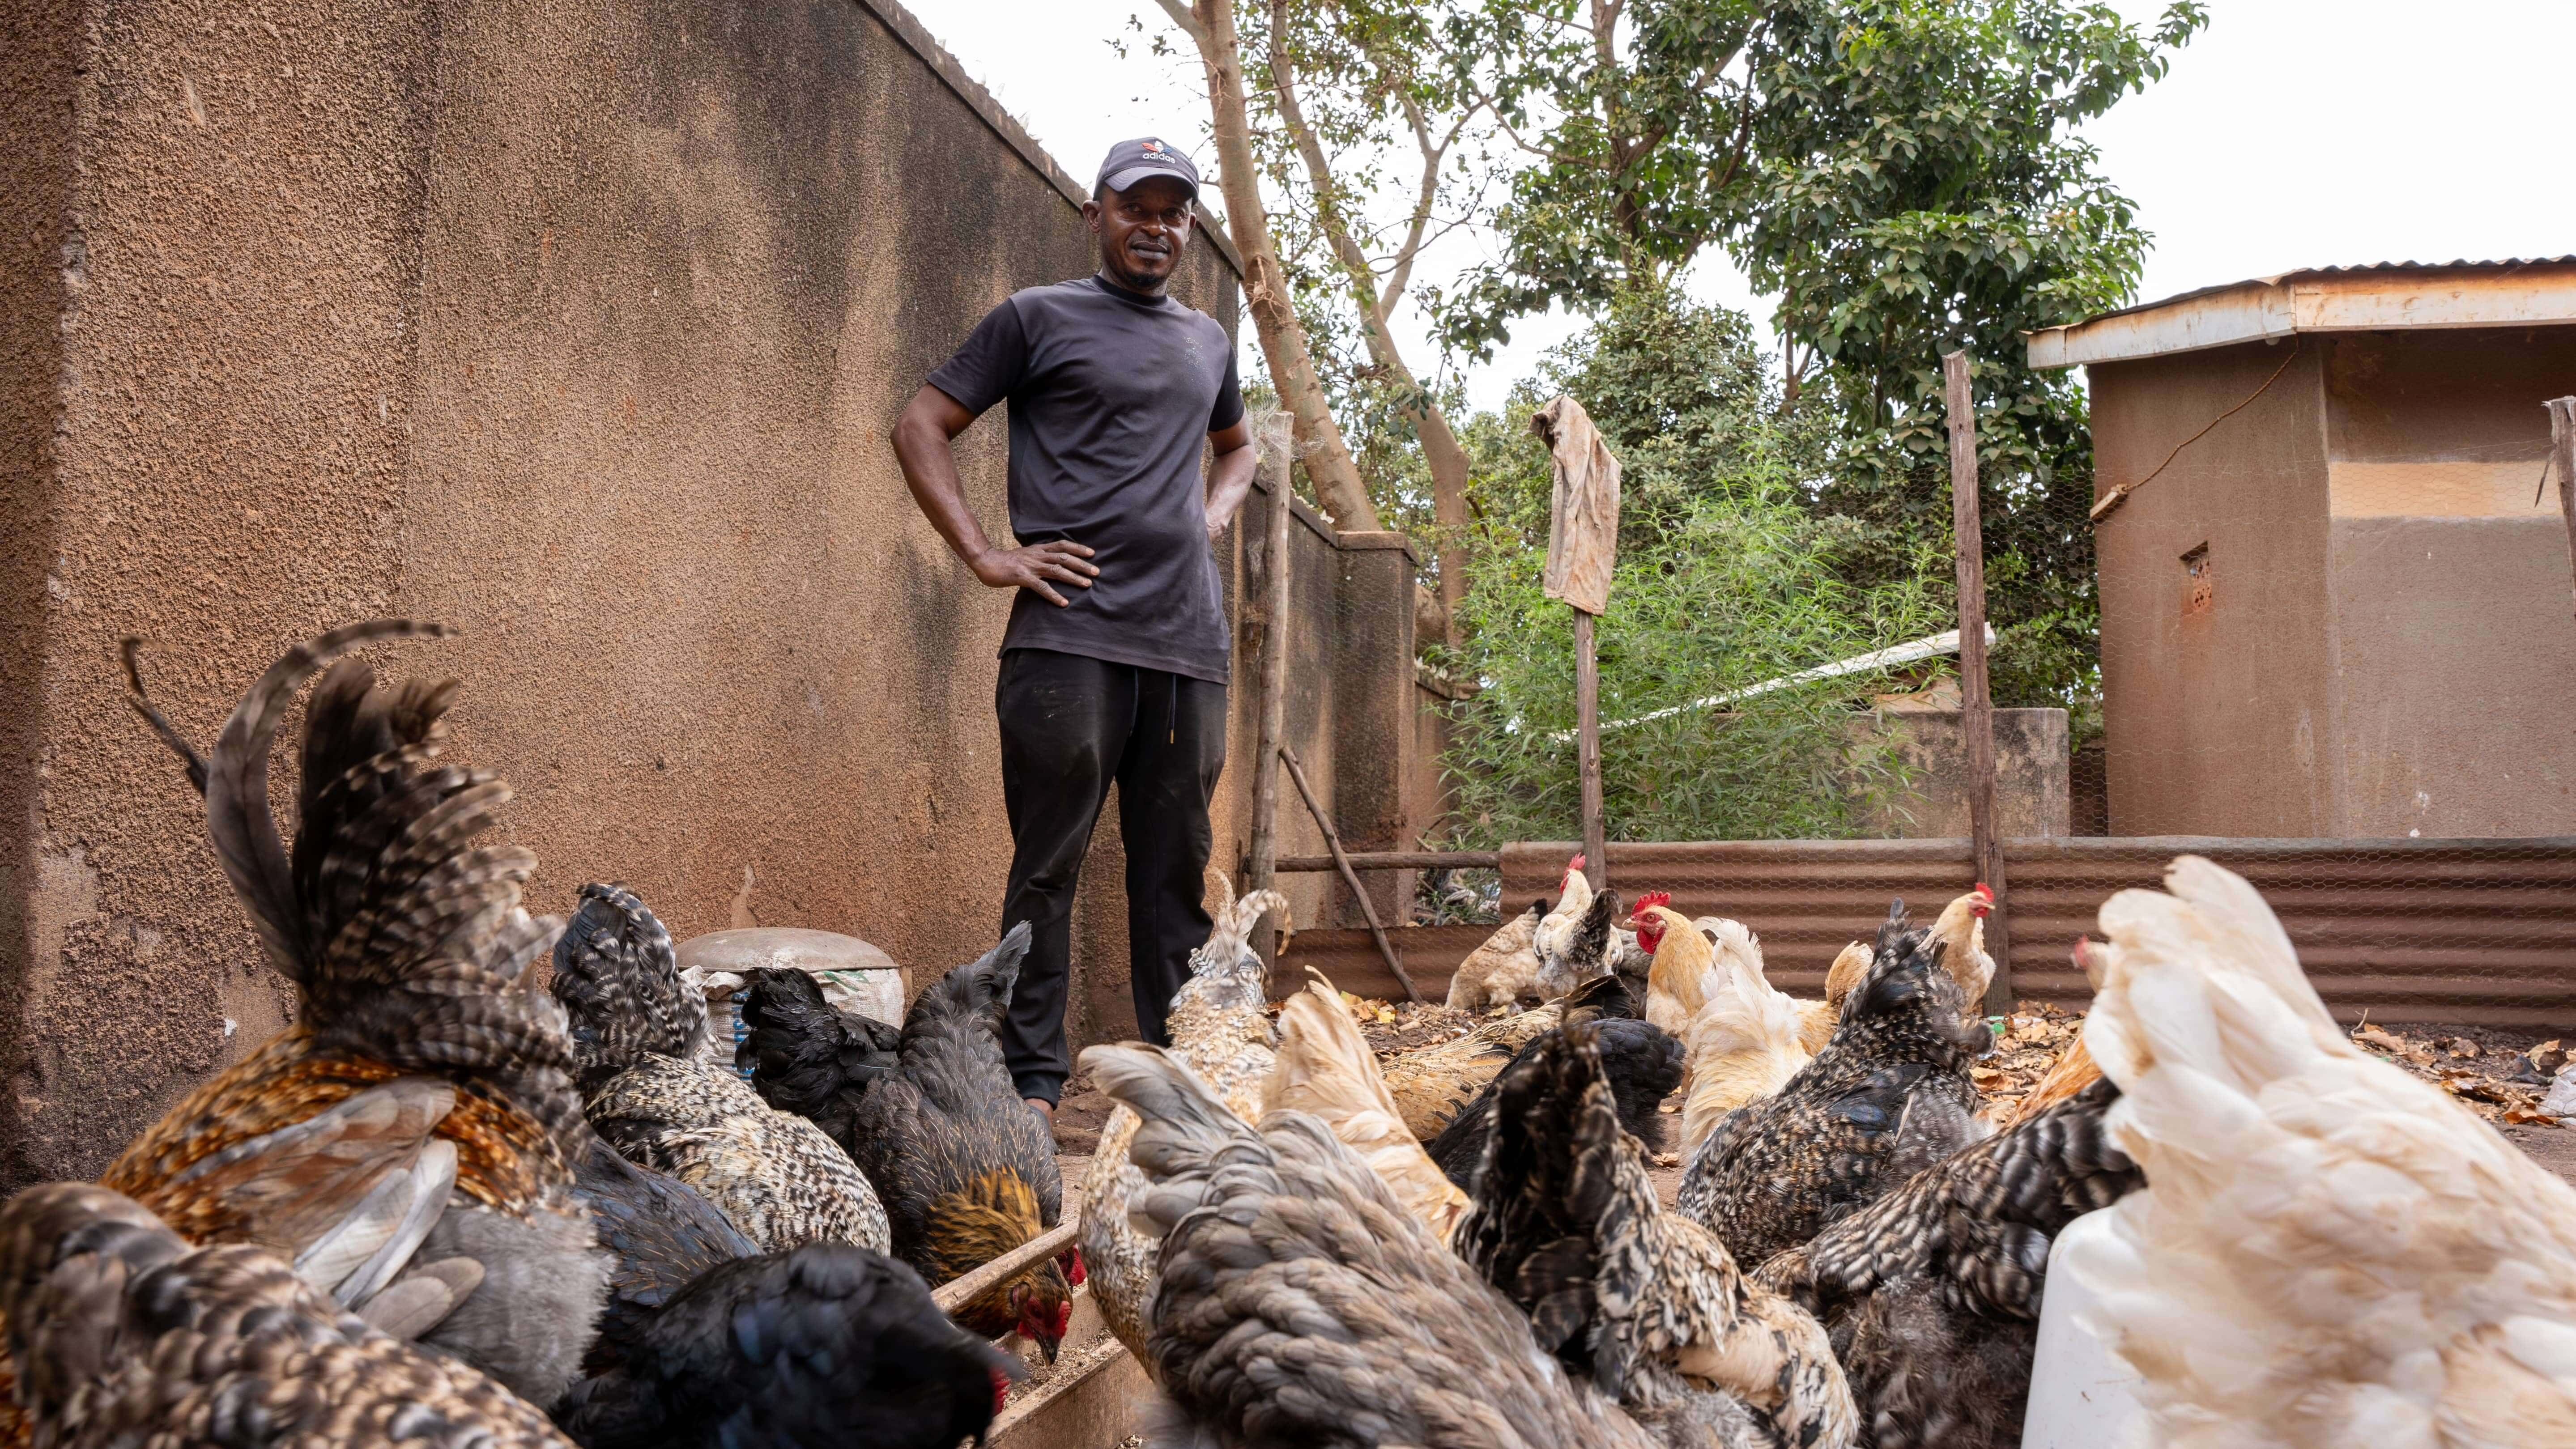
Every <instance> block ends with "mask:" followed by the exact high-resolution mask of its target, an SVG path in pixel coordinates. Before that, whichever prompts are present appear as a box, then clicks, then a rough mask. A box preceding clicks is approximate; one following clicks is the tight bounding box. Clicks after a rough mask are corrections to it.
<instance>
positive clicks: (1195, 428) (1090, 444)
mask: <svg viewBox="0 0 2576 1449" xmlns="http://www.w3.org/2000/svg"><path fill="white" fill-rule="evenodd" d="M930 385H931V386H932V387H935V388H937V389H939V390H940V391H941V392H943V393H946V394H947V395H948V396H950V397H952V398H955V399H956V400H957V402H958V404H959V406H961V407H964V408H965V409H966V410H967V411H969V412H976V413H980V412H983V411H984V410H985V409H987V408H989V407H991V406H992V405H993V404H994V403H996V402H1000V401H1001V400H1003V399H1005V398H1008V399H1009V400H1010V404H1011V494H1010V499H1011V532H1012V533H1014V534H1016V535H1017V536H1018V537H1019V541H1020V542H1021V543H1023V544H1030V543H1044V542H1047V541H1049V540H1052V539H1059V538H1061V539H1070V540H1072V541H1073V542H1075V543H1079V544H1086V545H1088V546H1089V547H1090V548H1091V549H1092V551H1093V552H1092V558H1091V561H1092V562H1093V563H1094V564H1096V565H1098V566H1099V568H1100V576H1099V577H1098V578H1096V579H1094V580H1092V583H1091V587H1090V588H1087V589H1084V588H1075V587H1070V586H1067V585H1064V584H1058V585H1057V586H1056V592H1057V593H1060V594H1062V595H1064V597H1065V599H1066V601H1067V604H1068V607H1065V608H1061V609H1059V608H1057V607H1056V606H1055V605H1053V604H1050V603H1048V602H1047V601H1046V600H1045V599H1043V598H1040V597H1038V596H1037V595H1036V594H1034V593H1032V592H1030V591H1028V590H1026V589H1022V590H1021V591H1020V595H1019V597H1018V598H1017V599H1016V600H1014V601H1013V602H1012V605H1011V624H1010V627H1009V628H1008V629H1006V630H1005V631H1003V634H1002V647H1003V648H1004V649H1052V650H1055V651H1057V652H1059V653H1064V654H1080V655H1085V656H1088V657H1090V658H1093V659H1106V660H1109V661H1110V662H1112V663H1116V664H1132V665H1137V666H1141V667H1143V668H1147V669H1162V670H1168V671H1170V672H1172V673H1174V674H1185V675H1188V676H1190V677H1191V678H1193V679H1209V680H1214V681H1216V682H1217V683H1219V684H1222V683H1224V682H1225V679H1226V656H1227V653H1228V639H1227V630H1226V624H1225V608H1224V604H1223V601H1222V599H1221V598H1220V597H1219V593H1218V587H1217V576H1216V562H1215V560H1214V558H1213V557H1211V556H1210V554H1209V552H1208V544H1207V498H1206V494H1205V491H1204V484H1203V483H1202V481H1201V478H1200V473H1199V452H1200V449H1201V448H1202V447H1203V446H1204V445H1205V443H1206V440H1207V435H1208V434H1209V433H1211V432H1214V431H1216V430H1218V429H1220V428H1230V427H1232V426H1234V424H1235V423H1236V422H1237V421H1238V420H1240V419H1241V418H1242V417H1243V393H1242V390H1241V388H1240V386H1239V385H1238V383H1237V381H1236V378H1235V369H1234V343H1233V341H1232V340H1231V339H1230V338H1228V337H1227V336H1226V335H1225V329H1224V328H1222V327H1220V326H1218V325H1217V324H1216V321H1215V319H1213V318H1211V317H1209V316H1208V315H1207V314H1205V313H1203V312H1197V311H1193V310H1191V309H1190V308H1188V307H1184V306H1182V305H1181V304H1180V303H1178V302H1175V301H1173V300H1171V299H1170V298H1168V297H1145V296H1141V295H1139V294H1137V293H1134V292H1130V291H1127V290H1126V289H1124V288H1121V287H1114V286H1111V285H1110V284H1109V283H1107V282H1104V281H1102V280H1101V279H1100V278H1098V277H1085V278H1083V279H1082V280H1080V281H1076V282H1058V283H1056V284H1055V285H1054V286H1051V287H1031V288H1029V289H1028V290H1026V291H1023V292H1019V293H1016V294H1014V295H1013V296H1012V297H1011V298H1010V300H1008V301H1006V302H1004V303H1002V305H1000V306H998V307H996V308H994V309H993V310H992V311H991V312H990V313H988V314H986V316H985V318H984V320H983V321H982V322H980V323H978V324H976V327H975V330H974V332H973V333H972V334H971V335H969V336H968V337H967V339H966V342H965V345H963V346H961V347H959V348H958V349H957V355H956V356H954V357H952V358H950V359H948V361H947V362H945V363H943V364H941V365H940V367H939V370H938V371H936V372H933V373H932V374H931V375H930Z"/></svg>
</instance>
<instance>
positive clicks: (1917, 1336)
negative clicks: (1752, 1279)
mask: <svg viewBox="0 0 2576 1449" xmlns="http://www.w3.org/2000/svg"><path fill="white" fill-rule="evenodd" d="M2119 1096H2120V1091H2119V1088H2117V1087H2114V1086H2113V1085H2111V1084H2110V1083H2109V1082H2107V1081H2096V1082H2094V1083H2093V1084H2092V1085H2091V1086H2089V1087H2087V1088H2085V1089H2084V1090H2083V1091H2081V1092H2078V1093H2076V1094H2075V1095H2074V1096H2072V1097H2069V1098H2067V1099H2066V1100H2065V1101H2062V1102H2058V1103H2056V1104H2054V1105H2053V1106H2050V1107H2049V1108H2048V1109H2047V1110H2045V1111H2042V1112H2038V1113H2035V1114H2033V1115H2032V1116H2030V1117H2028V1118H2025V1119H2024V1120H2022V1121H2021V1122H2019V1123H2017V1124H2015V1125H2014V1126H2012V1127H2010V1128H2007V1129H2006V1130H2005V1131H2003V1132H2001V1133H1999V1134H1997V1135H1996V1136H1993V1137H1990V1138H1988V1139H1986V1140H1985V1141H1983V1142H1980V1143H1978V1144H1977V1145H1975V1146H1973V1147H1970V1148H1968V1149H1967V1150H1966V1151H1964V1152H1961V1153H1958V1154H1957V1155H1956V1156H1953V1157H1951V1158H1950V1159H1949V1160H1948V1161H1946V1162H1943V1163H1940V1164H1938V1165H1936V1166H1934V1167H1931V1168H1929V1169H1926V1170H1925V1171H1922V1172H1918V1173H1916V1174H1915V1175H1914V1176H1913V1177H1912V1178H1911V1179H1909V1180H1907V1182H1906V1183H1905V1185H1904V1186H1902V1187H1900V1188H1898V1189H1896V1190H1895V1191H1894V1192H1891V1193H1889V1194H1888V1195H1887V1196H1885V1197H1882V1198H1880V1199H1879V1200H1878V1201H1877V1202H1874V1203H1872V1204H1870V1205H1869V1206H1868V1207H1866V1208H1863V1209H1862V1210H1861V1211H1859V1212H1856V1213H1854V1214H1852V1215H1851V1216H1849V1217H1847V1218H1844V1219H1843V1220H1842V1221H1840V1222H1838V1223H1836V1224H1834V1225H1833V1226H1832V1227H1829V1228H1827V1229H1825V1230H1824V1231H1823V1232H1821V1233H1818V1234H1817V1235H1816V1237H1815V1239H1814V1240H1813V1241H1812V1242H1809V1243H1808V1244H1806V1245H1805V1246H1804V1247H1799V1248H1792V1249H1790V1250H1789V1251H1787V1252H1784V1253H1781V1254H1780V1255H1778V1256H1777V1257H1774V1258H1773V1259H1772V1260H1771V1261H1770V1262H1768V1263H1765V1264H1763V1265H1762V1271H1761V1272H1760V1273H1759V1274H1757V1275H1756V1277H1757V1280H1758V1281H1760V1282H1762V1283H1763V1284H1765V1285H1766V1286H1768V1287H1771V1288H1773V1289H1775V1290H1777V1291H1779V1292H1781V1293H1785V1294H1787V1295H1789V1296H1790V1297H1791V1298H1793V1299H1795V1300H1797V1301H1798V1302H1799V1303H1800V1304H1802V1305H1803V1306H1805V1307H1806V1308H1808V1309H1809V1310H1811V1311H1813V1312H1814V1313H1815V1314H1816V1316H1817V1317H1819V1318H1821V1319H1823V1320H1824V1323H1825V1327H1826V1330H1827V1331H1828V1332H1830V1333H1831V1334H1832V1335H1833V1343H1834V1353H1835V1355H1836V1356H1837V1357H1839V1358H1840V1359H1841V1360H1842V1363H1843V1367H1844V1369H1845V1371H1846V1372H1847V1373H1848V1374H1849V1376H1850V1379H1851V1386H1852V1394H1853V1397H1854V1398H1856V1399H1857V1400H1858V1401H1859V1406H1860V1418H1861V1433H1860V1442H1861V1443H1862V1444H1865V1445H1875V1446H1877V1449H1934V1446H1952V1445H1956V1446H1959V1449H2010V1446H2013V1445H2017V1444H2019V1443H2020V1442H2021V1420H2022V1409H2023V1407H2024V1405H2025V1404H2026V1403H2027V1402H2028V1400H2029V1397H2030V1364H2031V1356H2032V1354H2033V1352H2034V1350H2035V1349H2036V1348H2037V1346H2038V1332H2039V1298H2040V1290H2041V1287H2042V1286H2043V1284H2044V1282H2045V1280H2046V1276H2047V1272H2048V1250H2049V1245H2050V1244H2051V1243H2052V1242H2054V1241H2055V1239H2056V1237H2057V1234H2058V1233H2059V1232H2060V1231H2062V1230H2063V1229H2064V1228H2065V1227H2066V1225H2067V1224H2068V1223H2071V1222H2073V1221H2074V1220H2075V1219H2076V1218H2077V1217H2079V1216H2081V1215H2083V1214H2085V1213H2088V1212H2091V1211H2093V1210H2094V1209H2095V1208H2104V1207H2109V1206H2110V1205H2111V1204H2112V1203H2115V1202H2117V1201H2119V1200H2120V1199H2121V1198H2122V1197H2123V1196H2125V1195H2127V1194H2128V1193H2129V1192H2130V1191H2132V1190H2133V1189H2135V1188H2137V1187H2138V1186H2140V1185H2141V1183H2142V1182H2143V1178H2142V1177H2141V1176H2140V1174H2139V1172H2138V1169H2137V1165H2136V1164H2135V1163H2133V1162H2131V1161H2130V1160H2129V1156H2128V1154H2127V1153H2124V1152H2122V1151H2121V1150H2120V1149H2119V1148H2118V1147H2116V1146H2113V1145H2112V1143H2111V1140H2110V1137H2109V1136H2108V1135H2107V1134H2106V1133H2105V1132H2104V1131H2103V1130H2102V1114H2103V1113H2105V1112H2107V1111H2109V1110H2110V1107H2111V1104H2112V1103H2113V1102H2115V1101H2117V1100H2119Z"/></svg>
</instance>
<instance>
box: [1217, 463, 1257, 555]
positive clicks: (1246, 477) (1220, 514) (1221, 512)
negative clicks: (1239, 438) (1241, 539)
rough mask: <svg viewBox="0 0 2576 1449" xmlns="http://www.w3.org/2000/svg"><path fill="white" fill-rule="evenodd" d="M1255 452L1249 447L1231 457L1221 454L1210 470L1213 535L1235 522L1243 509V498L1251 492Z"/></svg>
mask: <svg viewBox="0 0 2576 1449" xmlns="http://www.w3.org/2000/svg"><path fill="white" fill-rule="evenodd" d="M1254 461H1255V460H1254V457H1253V450H1252V448H1251V447H1250V446H1249V445H1246V446H1244V447H1240V448H1236V449H1235V450H1234V451H1232V452H1230V453H1219V454H1217V455H1216V458H1215V460H1214V461H1213V462H1212V463H1210V464H1209V466H1208V478H1207V520H1208V532H1209V533H1211V534H1213V533H1215V532H1217V531H1218V530H1220V529H1222V528H1224V527H1225V526H1226V525H1227V524H1229V523H1232V522H1233V521H1234V514H1235V510H1236V509H1239V508H1241V507H1242V506H1243V500H1244V496H1245V495H1246V494H1249V493H1250V492H1251V491H1252V470H1253V464H1254Z"/></svg>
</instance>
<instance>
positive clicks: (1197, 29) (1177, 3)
mask: <svg viewBox="0 0 2576 1449" xmlns="http://www.w3.org/2000/svg"><path fill="white" fill-rule="evenodd" d="M1154 3H1155V4H1157V5H1160V6H1162V7H1163V13H1164V14H1165V15H1168V16H1170V17H1171V18H1172V23H1173V24H1174V25H1177V26H1179V27H1181V31H1182V33H1183V34H1185V35H1187V36H1189V38H1190V44H1192V45H1195V46H1197V47H1198V49H1199V54H1200V55H1201V56H1205V55H1206V54H1207V53H1208V33H1207V27H1206V26H1204V25H1201V24H1199V18H1198V17H1197V16H1195V15H1193V14H1191V13H1190V7H1188V6H1187V5H1184V4H1182V3H1181V0H1154Z"/></svg>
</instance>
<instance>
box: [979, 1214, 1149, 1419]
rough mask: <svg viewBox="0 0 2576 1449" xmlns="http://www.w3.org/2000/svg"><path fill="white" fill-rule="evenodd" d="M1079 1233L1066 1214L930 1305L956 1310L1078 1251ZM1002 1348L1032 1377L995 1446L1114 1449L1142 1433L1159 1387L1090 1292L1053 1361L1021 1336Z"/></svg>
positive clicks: (1078, 1303) (1078, 1304) (1016, 1396)
mask: <svg viewBox="0 0 2576 1449" xmlns="http://www.w3.org/2000/svg"><path fill="white" fill-rule="evenodd" d="M1081 1231H1082V1219H1081V1214H1080V1213H1079V1212H1078V1211H1074V1210H1068V1211H1067V1212H1066V1213H1065V1215H1064V1221H1063V1222H1062V1223H1060V1224H1058V1225H1057V1226H1056V1227H1055V1228H1054V1229H1052V1230H1050V1231H1049V1232H1047V1233H1046V1234H1045V1235H1044V1236H1042V1237H1038V1238H1034V1239H1031V1240H1030V1241H1029V1242H1028V1243H1027V1244H1025V1245H1023V1246H1021V1247H1019V1248H1016V1249H1014V1250H1012V1251H1011V1252H1008V1253H1005V1254H1003V1255H1002V1256H1001V1257H999V1258H996V1259H994V1260H993V1261H992V1262H990V1263H987V1264H985V1265H984V1266H983V1267H981V1268H978V1269H976V1270H975V1271H974V1272H972V1273H969V1274H967V1275H965V1276H964V1277H962V1278H958V1279H955V1280H953V1281H951V1282H948V1283H944V1284H942V1285H940V1286H939V1287H938V1288H937V1289H936V1290H934V1291H933V1292H932V1294H931V1301H933V1302H934V1303H937V1304H938V1305H939V1307H940V1308H941V1309H942V1310H943V1311H946V1312H951V1313H953V1312H955V1311H956V1310H958V1309H959V1308H962V1307H964V1306H965V1305H966V1303H967V1302H968V1301H969V1300H971V1299H973V1298H974V1297H975V1296H976V1295H977V1294H980V1293H982V1292H984V1291H985V1290H986V1289H988V1288H990V1287H992V1286H993V1285H994V1284H996V1283H999V1282H1001V1281H1003V1280H1004V1279H1006V1278H1009V1277H1010V1276H1011V1275H1012V1274H1014V1273H1017V1272H1020V1271H1021V1270H1022V1269H1025V1268H1027V1267H1028V1266H1029V1265H1030V1264H1032V1263H1036V1262H1039V1261H1042V1260H1044V1259H1047V1258H1051V1257H1054V1256H1055V1255H1056V1254H1058V1253H1061V1252H1063V1251H1064V1250H1065V1249H1067V1248H1070V1247H1072V1246H1074V1244H1075V1242H1076V1241H1077V1240H1078V1238H1079V1237H1080V1235H1081ZM1000 1346H1001V1347H1002V1349H1003V1350H1004V1351H1005V1352H1009V1353H1013V1354H1015V1355H1016V1356H1017V1357H1019V1358H1020V1360H1021V1361H1022V1362H1024V1363H1026V1364H1027V1365H1028V1367H1029V1377H1028V1378H1027V1379H1024V1380H1022V1381H1021V1383H1020V1384H1018V1385H1017V1386H1015V1387H1014V1388H1013V1390H1012V1393H1011V1398H1010V1401H1009V1402H1008V1403H1007V1404H1005V1405H1004V1406H1003V1408H1002V1412H1001V1413H1000V1414H998V1415H996V1416H995V1417H994V1419H993V1424H992V1427H991V1429H989V1430H988V1431H987V1432H986V1442H987V1443H988V1444H989V1445H991V1446H992V1449H1110V1446H1113V1445H1116V1444H1119V1443H1121V1442H1122V1441H1124V1440H1125V1439H1126V1438H1127V1437H1128V1436H1130V1435H1132V1434H1134V1433H1135V1432H1136V1430H1137V1426H1138V1424H1139V1423H1140V1421H1141V1420H1142V1418H1143V1410H1144V1405H1145V1403H1146V1401H1147V1399H1148V1398H1150V1397H1151V1396H1152V1394H1153V1391H1154V1389H1153V1382H1152V1380H1151V1379H1149V1378H1148V1377H1147V1376H1146V1374H1145V1368H1144V1365H1142V1364H1140V1363H1138V1362H1137V1361H1136V1359H1135V1356H1134V1355H1132V1354H1130V1353H1128V1352H1127V1349H1126V1347H1125V1345H1123V1344H1121V1343H1119V1342H1118V1340H1117V1339H1116V1338H1115V1337H1113V1336H1112V1335H1111V1334H1110V1332H1109V1325H1108V1324H1107V1323H1106V1322H1104V1321H1103V1320H1102V1318H1101V1316H1100V1305H1099V1303H1098V1302H1097V1301H1096V1300H1094V1299H1093V1298H1092V1296H1091V1290H1090V1288H1089V1287H1087V1286H1086V1287H1082V1288H1078V1289H1076V1290H1074V1295H1073V1316H1072V1319H1071V1321H1070V1322H1069V1323H1068V1324H1067V1325H1066V1328H1065V1333H1064V1342H1063V1343H1062V1344H1061V1345H1059V1347H1058V1349H1057V1353H1056V1360H1055V1362H1054V1363H1052V1364H1049V1363H1047V1362H1045V1361H1044V1358H1043V1356H1042V1355H1041V1354H1040V1353H1039V1351H1038V1349H1037V1346H1036V1345H1035V1344H1032V1343H1029V1342H1027V1341H1026V1340H1024V1339H1021V1338H1020V1337H1018V1336H1017V1335H1012V1336H1010V1337H1006V1338H1004V1339H1002V1340H1000Z"/></svg>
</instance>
